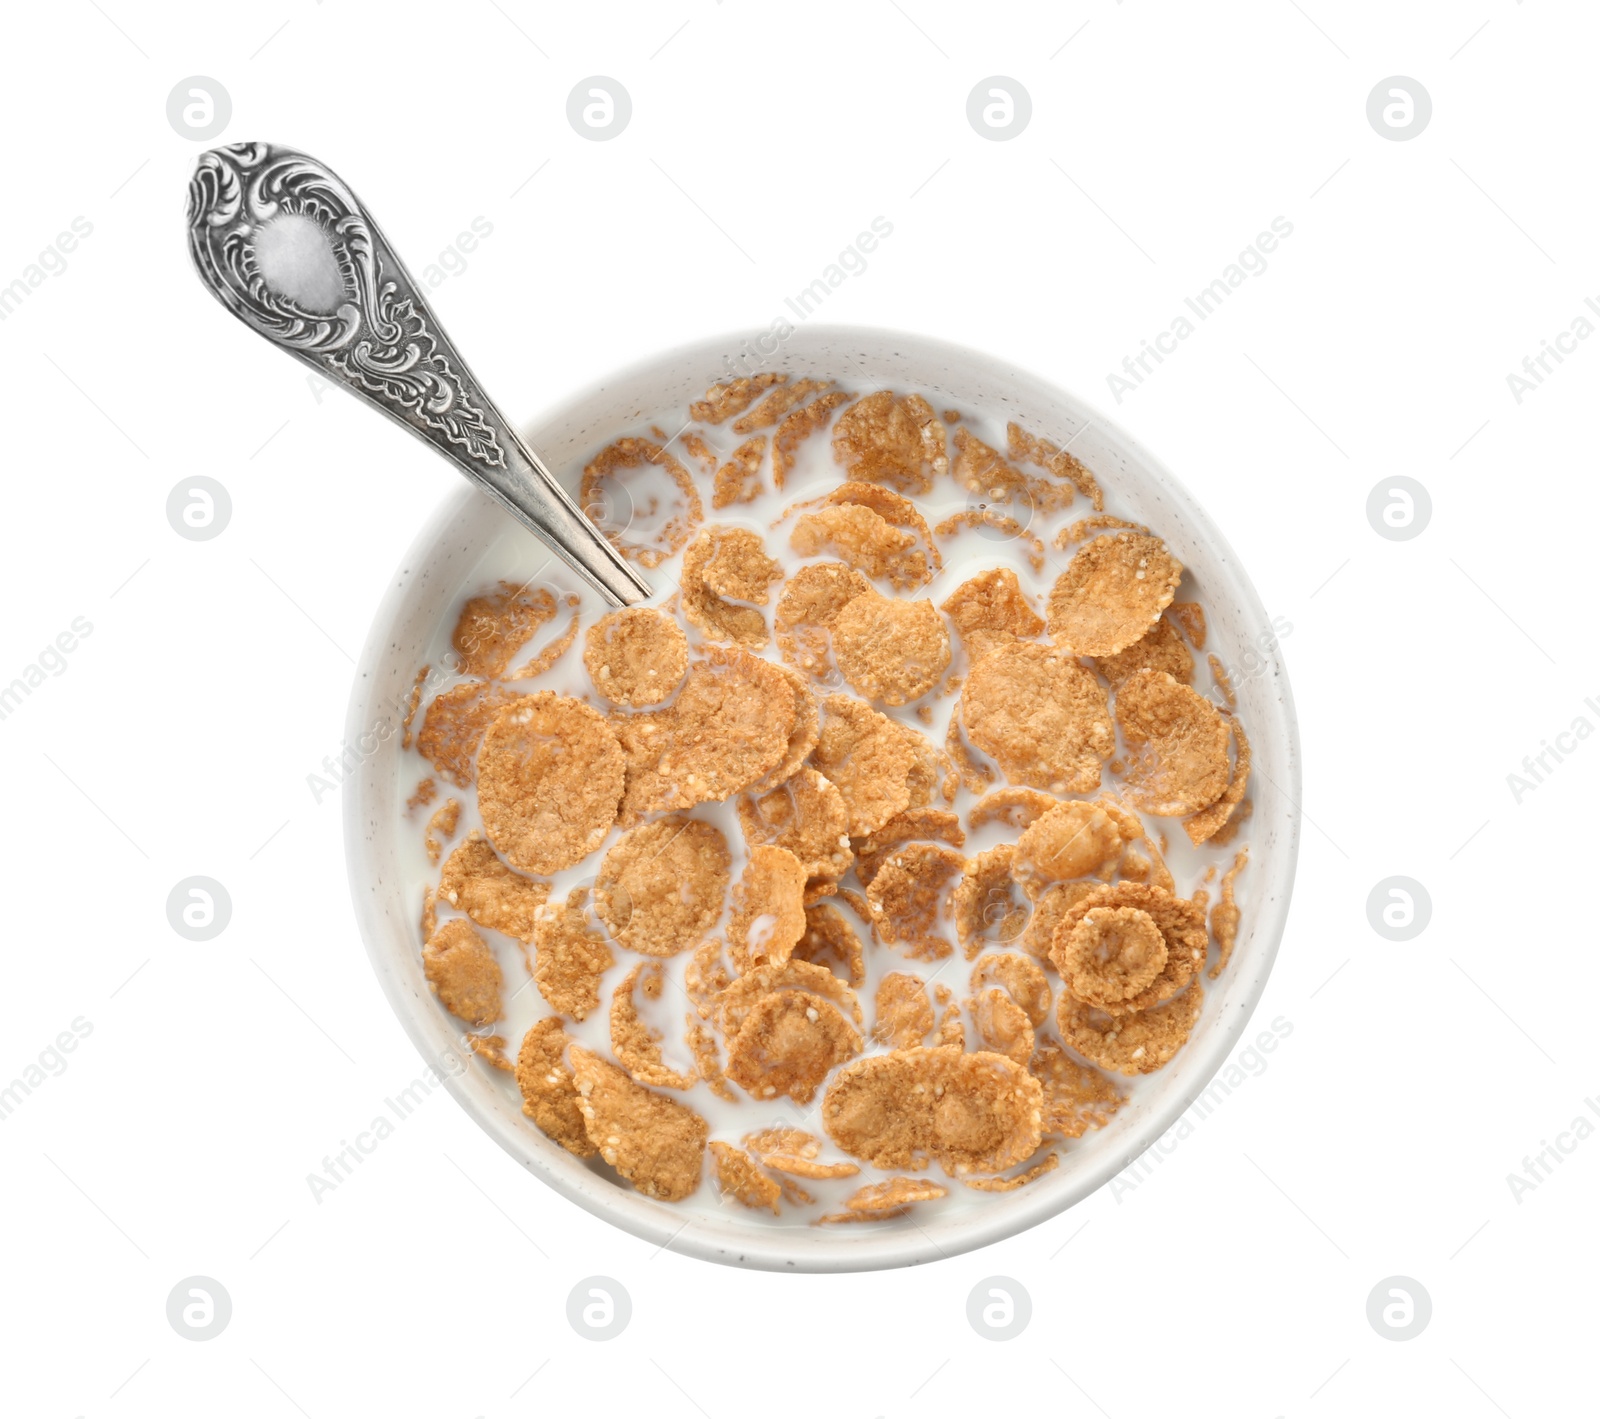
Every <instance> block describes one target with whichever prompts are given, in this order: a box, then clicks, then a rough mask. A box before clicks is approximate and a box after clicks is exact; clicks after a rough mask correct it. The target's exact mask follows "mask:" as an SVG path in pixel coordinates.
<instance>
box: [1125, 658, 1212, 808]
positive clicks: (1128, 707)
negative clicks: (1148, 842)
mask: <svg viewBox="0 0 1600 1419" xmlns="http://www.w3.org/2000/svg"><path fill="white" fill-rule="evenodd" d="M1116 716H1117V726H1118V728H1120V729H1121V730H1122V737H1123V739H1124V741H1125V742H1126V743H1127V745H1128V749H1129V751H1130V754H1131V755H1132V759H1131V762H1130V763H1129V765H1128V769H1127V792H1128V796H1129V797H1130V798H1131V799H1132V800H1133V802H1134V803H1135V804H1136V805H1137V806H1138V807H1139V808H1142V809H1143V810H1144V811H1145V812H1146V813H1153V814H1155V815H1156V816H1158V817H1175V816H1177V815H1179V814H1184V813H1194V812H1197V811H1198V810H1199V809H1202V808H1206V807H1209V806H1210V805H1211V804H1213V803H1215V802H1216V801H1217V799H1218V798H1220V797H1221V796H1222V794H1223V792H1224V791H1225V790H1226V789H1227V787H1228V779H1229V765H1228V737H1229V730H1228V721H1227V720H1225V719H1224V718H1223V717H1222V715H1221V714H1220V713H1219V712H1218V710H1217V707H1216V706H1215V705H1213V704H1212V703H1211V701H1210V700H1208V699H1206V697H1205V696H1204V695H1201V694H1199V693H1198V692H1196V691H1195V690H1192V689H1190V688H1189V686H1187V685H1182V684H1179V682H1178V681H1176V680H1174V679H1173V678H1172V676H1170V675H1167V674H1163V673H1162V672H1161V671H1159V670H1140V671H1138V672H1137V673H1136V674H1133V675H1130V676H1129V677H1128V678H1127V679H1126V680H1125V681H1123V683H1122V686H1121V688H1120V689H1118V691H1117V702H1116ZM1219 826H1220V825H1219Z"/></svg>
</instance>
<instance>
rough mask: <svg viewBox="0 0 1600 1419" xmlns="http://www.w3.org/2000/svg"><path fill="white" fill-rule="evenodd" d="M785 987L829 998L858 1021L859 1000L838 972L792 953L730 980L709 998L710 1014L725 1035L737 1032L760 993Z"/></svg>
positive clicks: (859, 1021) (859, 1017) (780, 989)
mask: <svg viewBox="0 0 1600 1419" xmlns="http://www.w3.org/2000/svg"><path fill="white" fill-rule="evenodd" d="M784 991H803V992H804V993H806V994H808V995H819V996H821V997H822V998H823V999H824V1000H829V1001H832V1002H833V1004H835V1005H837V1006H838V1007H839V1009H840V1010H841V1011H848V1012H849V1015H850V1018H851V1019H852V1020H854V1021H855V1023H856V1024H857V1025H859V1024H860V1023H861V1002H860V1001H859V1000H857V999H856V993H855V991H853V990H851V989H850V987H849V986H848V985H846V984H845V983H844V982H843V981H842V980H840V979H839V977H838V976H836V975H834V973H833V972H832V971H830V970H828V969H827V967H825V966H816V965H813V964H812V963H811V962H809V961H797V960H795V959H793V958H792V957H791V958H790V959H789V960H787V961H785V962H784V963H783V965H781V966H770V965H757V966H753V967H752V968H751V969H750V970H748V971H746V972H745V973H744V974H743V975H741V976H739V977H737V978H736V979H735V980H733V981H732V982H730V983H729V984H728V985H727V986H726V987H725V988H724V989H723V990H722V991H721V992H720V993H719V994H718V995H717V997H716V998H715V999H714V1000H713V1001H712V1002H711V1010H710V1015H711V1017H712V1019H713V1021H714V1023H715V1024H716V1025H717V1026H718V1027H719V1028H720V1029H721V1030H722V1032H723V1034H725V1035H730V1036H731V1035H737V1034H738V1033H739V1031H740V1029H741V1028H742V1027H743V1025H744V1022H745V1020H746V1019H747V1018H748V1017H749V1015H750V1012H751V1010H752V1009H754V1007H755V1005H756V1004H757V1002H758V1001H760V1000H761V999H762V998H763V997H765V996H768V995H773V994H780V993H782V992H784Z"/></svg>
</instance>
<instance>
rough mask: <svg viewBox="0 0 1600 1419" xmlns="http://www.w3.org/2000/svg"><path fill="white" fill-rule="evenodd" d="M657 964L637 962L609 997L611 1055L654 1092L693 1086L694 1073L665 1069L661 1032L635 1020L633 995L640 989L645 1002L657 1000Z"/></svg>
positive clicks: (659, 979) (658, 979)
mask: <svg viewBox="0 0 1600 1419" xmlns="http://www.w3.org/2000/svg"><path fill="white" fill-rule="evenodd" d="M661 984H662V975H661V964H660V962H658V961H641V962H639V964H638V965H636V966H635V967H634V968H633V969H632V970H631V971H629V972H628V974H627V975H625V976H624V977H623V978H622V980H621V981H620V982H619V983H618V985H617V988H616V990H615V991H614V992H613V994H612V996H611V1052H612V1054H614V1055H616V1057H617V1063H619V1064H620V1065H621V1066H622V1067H623V1068H624V1069H626V1070H627V1071H628V1073H629V1074H630V1075H631V1076H632V1077H633V1078H634V1079H635V1080H637V1081H638V1082H639V1083H640V1084H651V1085H654V1086H655V1087H656V1088H658V1089H687V1088H688V1087H689V1086H690V1085H691V1084H693V1083H694V1080H695V1076H694V1071H693V1070H690V1071H689V1073H687V1074H683V1073H680V1072H679V1071H678V1070H676V1069H671V1068H669V1067H668V1065H667V1062H666V1061H665V1060H664V1059H663V1058H662V1057H661V1045H660V1040H661V1031H660V1030H657V1029H655V1028H654V1027H653V1026H651V1025H647V1024H646V1023H645V1022H644V1021H643V1020H642V1019H641V1018H640V1017H639V1007H638V1005H637V1003H636V1002H635V1000H634V992H635V990H637V989H642V991H643V993H644V995H645V996H646V997H647V998H649V999H660V996H661Z"/></svg>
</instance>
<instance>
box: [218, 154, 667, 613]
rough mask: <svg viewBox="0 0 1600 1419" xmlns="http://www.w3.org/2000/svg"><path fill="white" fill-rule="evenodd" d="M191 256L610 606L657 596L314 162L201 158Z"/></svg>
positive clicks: (224, 292) (351, 198) (366, 221)
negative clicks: (512, 420)
mask: <svg viewBox="0 0 1600 1419" xmlns="http://www.w3.org/2000/svg"><path fill="white" fill-rule="evenodd" d="M189 251H190V254H191V255H192V256H193V257H194V264H195V267H196V268H197V269H198V270H199V272H200V279H201V280H202V281H204V282H205V284H206V286H207V287H208V288H209V289H210V291H211V293H212V294H213V295H214V296H216V298H217V299H218V300H219V301H221V302H222V303H223V305H225V306H227V308H228V309H229V310H231V311H232V312H233V313H234V314H235V315H236V316H238V317H239V319H240V320H242V321H244V323H245V324H246V325H248V326H249V327H250V328H251V329H252V330H254V331H255V332H256V333H257V334H259V335H264V336H266V338H267V339H268V340H270V341H272V343H273V344H275V345H277V346H278V347H279V348H280V349H283V350H287V351H288V352H289V353H290V354H291V355H295V356H297V357H298V358H299V359H302V360H304V361H305V362H306V363H307V364H309V365H311V366H312V367H313V368H314V369H316V370H317V371H318V372H319V373H321V374H323V375H326V376H327V377H328V378H330V379H335V380H339V381H341V382H342V383H344V384H346V385H348V386H349V387H350V388H351V389H352V390H354V391H355V392H356V393H357V394H359V395H360V396H361V397H362V398H364V399H366V400H367V401H368V402H369V403H370V404H372V405H374V406H375V407H377V408H378V409H381V410H382V411H383V412H384V413H385V414H387V415H388V416H389V417H390V418H391V419H393V420H395V421H396V422H397V423H400V424H404V425H405V427H406V428H408V429H410V430H411V432H412V433H414V434H416V435H417V436H418V437H419V438H422V439H425V440H426V441H427V442H428V443H430V444H432V445H433V446H434V448H436V449H437V450H438V451H439V452H440V453H442V454H444V456H445V457H446V458H448V459H449V460H450V461H451V462H452V463H454V464H455V465H456V467H457V468H459V469H460V470H461V471H462V472H463V473H465V474H466V475H467V477H469V478H471V479H472V480H473V481H475V482H476V483H478V484H479V485H481V486H482V487H483V488H484V489H485V490H486V491H487V492H488V493H489V494H490V496H492V497H493V498H494V499H495V500H496V501H497V502H499V503H501V504H502V505H503V506H504V507H505V508H507V509H508V510H509V511H510V512H511V514H512V515H513V516H514V517H516V518H517V520H518V521H519V522H521V523H522V524H523V525H524V526H525V527H527V528H528V529H529V530H530V531H531V532H533V533H535V534H536V535H537V536H538V537H540V538H541V539H542V540H543V541H544V542H545V543H546V544H547V545H548V546H550V547H551V548H552V549H553V550H554V551H555V552H557V553H558V554H559V555H560V556H562V557H563V558H565V559H566V561H567V562H568V563H570V564H571V565H572V566H573V567H574V568H576V569H577V570H578V571H579V572H581V573H582V574H583V575H584V576H585V577H587V578H588V579H589V580H590V581H592V582H593V583H594V584H595V586H596V587H598V588H599V590H600V591H601V592H602V593H603V594H604V595H605V596H606V597H607V599H608V600H610V601H611V602H613V603H614V604H616V605H618V606H630V605H633V604H635V603H636V602H639V601H643V600H645V599H646V598H647V597H648V596H649V595H650V594H651V590H650V585H649V583H648V582H646V581H645V580H644V579H643V578H642V577H641V576H640V575H639V574H638V573H637V572H635V571H634V570H633V568H632V567H630V566H629V565H628V563H627V562H626V561H625V560H624V559H623V557H622V554H621V553H620V552H618V551H617V549H616V548H615V547H613V546H612V545H611V543H610V542H608V541H607V540H606V539H605V537H604V536H602V535H601V533H600V531H599V530H598V529H597V528H596V527H595V526H594V525H593V524H592V523H591V522H590V521H589V520H588V518H586V517H584V515H583V514H582V513H581V512H580V511H579V510H578V508H577V505H576V504H575V503H574V502H573V501H572V499H571V498H570V497H568V496H567V493H566V490H565V489H563V488H562V487H561V485H560V484H559V483H557V482H556V480H555V479H554V478H553V477H552V476H551V474H550V471H549V469H547V468H546V467H545V466H544V464H543V463H542V462H540V460H539V457H538V455H537V454H535V453H534V452H533V450H532V449H530V448H529V447H528V446H527V444H525V443H524V442H523V441H522V439H521V437H520V436H519V435H518V434H517V432H516V430H515V429H513V428H512V427H511V425H510V424H508V423H507V422H506V420H505V417H504V416H503V415H502V414H501V413H500V411H499V410H498V409H496V408H495V407H494V405H493V404H492V403H490V402H489V400H488V399H487V398H486V397H485V395H484V393H483V390H482V389H481V388H480V387H479V386H478V383H477V381H476V380H475V379H473V377H472V372H471V371H470V370H468V368H467V366H466V364H465V363H464V362H463V361H462V359H461V356H460V355H458V354H457V353H456V350H455V347H454V346H453V345H451V343H450V341H449V339H448V338H446V336H445V333H444V331H443V330H442V329H441V328H440V326H439V322H438V321H437V320H436V319H435V318H434V314H433V312H432V311H431V310H430V309H429V308H428V303H427V302H426V301H425V300H423V298H422V295H421V293H420V292H419V291H418V290H417V286H416V282H414V281H413V280H412V279H411V276H410V273H409V272H407V270H406V268H405V267H404V266H403V265H401V263H400V259H399V258H398V257H397V256H396V255H395V254H394V252H393V250H392V249H391V248H390V246H389V244H388V242H386V241H385V240H384V238H383V233H382V232H380V231H379V230H378V225H377V223H376V222H374V221H373V220H372V218H371V216H370V215H369V214H368V213H367V210H366V208H365V207H363V206H362V205H361V203H360V201H358V200H357V198H356V195H355V193H353V192H352V191H351V190H350V189H349V188H348V187H346V186H345V184H344V183H343V182H342V181H341V180H340V179H339V178H338V177H337V176H336V175H335V174H334V173H333V172H331V171H329V169H328V168H326V167H324V166H323V165H322V164H321V163H319V162H318V161H317V160H316V159H315V158H310V157H307V156H306V155H305V154H304V153H297V152H294V151H293V150H291V149H289V148H278V147H274V146H272V145H271V144H267V143H236V144H233V145H232V146H230V147H226V148H215V149H213V150H212V151H211V152H209V153H206V154H204V155H203V156H202V157H201V158H200V161H199V164H198V165H197V166H196V168H195V173H194V176H193V178H192V179H191V180H190V182H189Z"/></svg>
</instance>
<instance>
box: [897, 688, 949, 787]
mask: <svg viewBox="0 0 1600 1419" xmlns="http://www.w3.org/2000/svg"><path fill="white" fill-rule="evenodd" d="M920 708H922V709H926V708H927V706H926V705H924V706H921V707H920ZM895 725H896V728H898V729H899V731H900V733H901V734H903V735H904V736H905V741H906V743H907V744H909V745H910V746H911V772H910V773H909V774H907V775H906V790H907V792H908V793H909V795H910V797H909V798H907V800H906V807H907V810H908V811H912V810H915V809H918V808H927V807H929V806H930V805H931V804H932V803H933V800H934V796H935V795H936V794H937V795H938V796H939V797H940V798H941V799H943V800H944V801H945V802H946V803H948V802H950V801H951V800H953V799H954V798H955V784H956V782H957V781H958V779H957V774H956V769H955V765H954V764H952V763H951V762H950V758H949V755H947V754H946V753H944V751H943V750H941V749H940V748H939V747H938V746H937V745H935V744H934V743H933V742H932V741H931V740H930V739H929V738H928V737H927V735H925V734H922V733H920V732H919V731H918V730H915V729H913V728H912V727H911V726H910V725H909V724H901V723H900V722H899V721H898V720H896V721H895ZM946 789H948V790H949V791H948V792H946V791H945V790H946Z"/></svg>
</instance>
